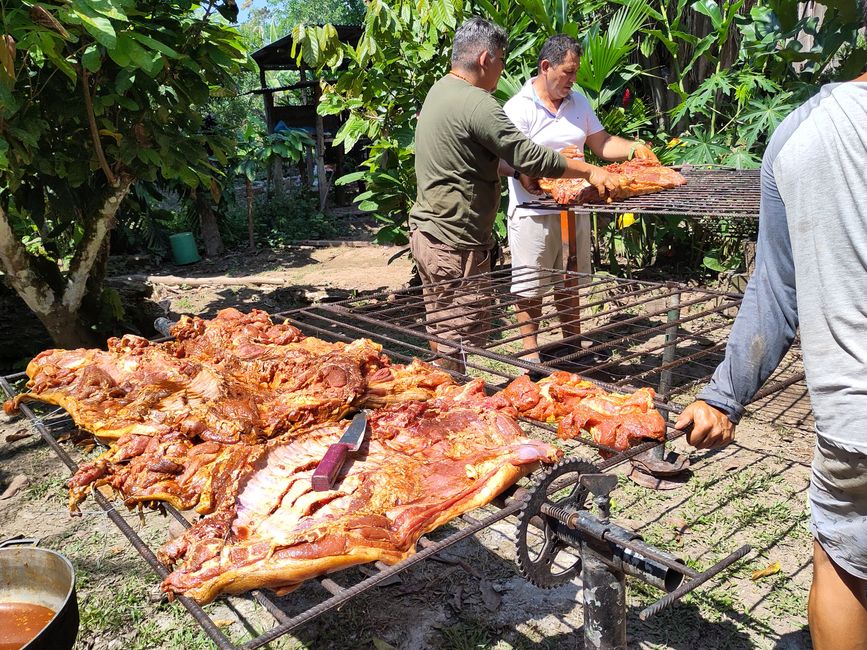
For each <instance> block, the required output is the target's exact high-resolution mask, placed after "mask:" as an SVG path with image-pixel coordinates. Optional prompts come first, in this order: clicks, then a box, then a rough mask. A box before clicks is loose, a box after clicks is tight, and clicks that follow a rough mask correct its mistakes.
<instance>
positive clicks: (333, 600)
mask: <svg viewBox="0 0 867 650" xmlns="http://www.w3.org/2000/svg"><path fill="white" fill-rule="evenodd" d="M383 300H384V301H385V302H386V303H387V302H388V297H387V296H384V297H383ZM419 306H421V305H419ZM336 309H337V312H334V311H326V312H323V313H320V312H319V310H318V309H317V308H310V309H304V310H299V311H294V312H288V313H286V314H283V316H285V317H286V318H288V319H289V320H290V321H291V322H292V323H293V324H295V325H296V326H298V327H299V328H301V329H302V330H303V331H304V332H305V333H306V334H308V335H312V336H319V337H320V338H323V339H327V340H344V341H349V340H352V339H354V338H358V337H359V336H364V335H372V336H371V338H374V339H375V340H378V341H379V342H381V343H383V347H384V350H385V351H386V352H387V353H388V354H389V355H390V356H391V357H392V358H393V359H395V360H396V361H408V360H409V359H410V358H411V357H412V356H421V355H422V354H424V352H425V351H426V347H420V346H419V345H418V344H417V342H413V340H412V338H413V337H411V336H406V335H405V333H404V332H402V331H398V332H395V331H394V330H393V329H392V330H390V331H389V330H388V329H387V328H386V330H385V331H383V332H380V333H379V334H376V333H374V332H372V328H371V327H369V326H368V325H367V323H366V321H363V320H362V321H359V322H357V323H356V322H353V321H352V320H351V319H348V320H347V321H346V322H341V320H340V319H341V317H340V315H339V314H340V313H345V308H341V307H339V306H336ZM335 316H336V318H335ZM478 356H479V357H480V358H483V359H486V360H487V361H488V362H491V365H490V366H484V367H483V368H484V370H483V371H484V372H486V373H487V374H488V376H489V377H490V378H493V379H495V380H498V381H499V382H500V383H502V382H503V381H508V380H510V379H512V378H514V377H515V376H516V375H517V374H519V373H520V372H521V369H522V368H525V367H526V366H527V364H524V363H522V362H512V363H509V360H508V359H506V360H505V361H506V362H505V363H504V362H500V361H498V359H499V355H496V354H495V353H489V352H486V351H485V350H480V351H479V352H478ZM493 362H497V363H493ZM25 380H26V377H25V376H24V375H23V373H19V374H16V375H10V376H6V377H0V390H2V392H3V393H5V395H6V397H9V398H11V397H13V396H14V395H15V394H16V392H17V390H16V388H20V387H21V385H22V384H23V382H24V381H25ZM490 388H491V389H493V388H494V387H493V386H490ZM21 411H22V412H23V413H24V415H25V416H26V417H27V418H28V419H29V420H30V421H31V422H32V423H33V425H34V427H35V429H36V430H37V431H38V432H39V434H40V435H41V436H42V438H43V439H44V440H45V442H46V444H48V445H49V446H50V447H51V448H52V450H53V451H54V452H55V454H56V455H57V456H58V457H59V458H60V459H61V460H62V461H63V463H64V464H65V465H66V466H67V468H68V469H69V470H70V473H74V472H75V471H76V470H77V468H78V464H77V463H76V461H75V460H74V459H73V457H72V456H71V455H70V453H68V452H67V450H66V449H64V446H62V445H61V444H59V443H58V442H57V440H56V438H57V437H59V436H61V435H62V434H64V433H66V432H70V431H72V430H74V429H75V425H74V423H73V422H72V420H71V418H69V417H68V416H66V415H61V416H59V417H58V415H57V411H58V410H57V409H53V408H52V409H50V410H49V409H44V408H41V407H39V406H38V405H36V406H34V407H33V408H31V407H30V406H28V405H27V404H26V403H25V404H22V405H21ZM522 426H523V428H524V429H525V431H527V432H528V433H529V435H532V436H534V437H538V438H542V439H545V440H548V441H551V442H555V441H556V442H557V444H558V445H559V446H560V447H562V448H564V450H565V451H566V453H567V455H570V456H573V457H582V458H584V459H587V460H594V461H595V464H596V466H597V467H598V468H599V470H600V471H607V470H609V469H612V468H614V467H617V466H619V465H621V464H623V463H625V462H627V461H628V460H629V459H630V458H632V457H634V456H636V455H638V454H641V453H644V452H646V451H647V450H649V449H651V448H653V447H655V446H657V445H658V444H659V443H656V442H648V443H644V444H641V445H638V446H636V447H633V448H631V449H630V450H628V451H626V452H621V453H615V454H614V455H613V456H611V457H610V458H608V459H607V460H600V459H599V456H598V455H596V453H595V450H596V449H601V450H606V451H609V452H614V450H611V449H610V448H607V447H604V446H601V445H597V444H596V443H594V442H593V441H592V440H574V441H565V442H564V441H560V440H557V438H556V435H555V428H554V427H552V426H550V425H545V424H539V423H534V422H530V421H524V422H522ZM681 435H682V433H681V432H679V431H676V430H674V429H671V428H670V429H669V430H668V432H667V438H668V440H674V439H676V438H678V437H679V436H681ZM516 488H517V486H516ZM516 488H513V489H512V490H510V491H507V492H506V493H505V494H504V495H501V497H500V498H499V499H497V500H496V501H495V502H493V503H491V504H489V505H487V506H484V507H482V508H478V509H476V510H474V511H472V512H471V513H467V514H464V515H462V516H461V517H459V518H457V519H455V520H452V521H451V522H449V524H447V525H446V526H444V527H442V528H440V529H438V530H435V531H433V532H432V533H430V534H429V535H427V536H425V537H423V538H422V539H421V540H419V543H418V548H419V551H418V552H417V553H416V554H415V555H413V556H411V557H409V558H408V559H406V560H404V561H403V562H400V563H398V564H396V565H394V566H390V567H389V566H386V565H385V564H383V563H381V562H378V563H376V565H373V566H370V567H369V571H367V577H365V574H363V573H361V572H360V571H358V570H355V569H347V570H344V571H341V572H339V573H337V574H332V576H330V577H323V578H321V579H317V580H311V581H308V582H307V583H305V586H307V587H309V588H310V589H314V588H317V587H316V585H318V591H319V594H320V595H319V596H318V598H321V600H319V602H318V603H317V604H316V605H314V606H312V607H309V608H307V609H300V611H299V606H298V605H297V604H296V603H293V599H292V595H291V594H290V595H289V596H286V597H282V598H277V597H274V596H271V595H269V594H267V593H265V592H261V591H254V592H251V593H250V594H249V595H248V596H242V597H235V596H233V597H224V598H226V599H227V600H228V601H229V602H232V601H234V600H236V599H239V598H244V599H251V598H252V599H254V600H255V601H256V602H257V603H258V604H259V605H261V606H262V607H263V608H264V609H265V610H266V611H267V612H268V613H269V614H270V615H271V616H272V617H273V619H274V627H272V628H271V629H269V630H267V631H265V632H263V633H262V634H260V635H258V636H256V637H255V638H253V639H251V640H249V641H247V642H246V643H243V644H241V645H236V644H234V643H232V642H231V641H230V640H229V639H228V637H226V635H225V634H224V633H223V632H222V630H221V629H220V628H219V627H218V626H217V625H216V624H215V623H214V621H213V620H212V618H211V617H210V616H209V614H208V613H207V612H206V611H205V610H204V609H202V607H201V606H200V605H198V604H197V603H196V602H195V601H193V600H190V599H188V598H185V597H178V601H179V602H180V603H181V604H182V605H183V606H184V607H185V608H186V609H187V610H188V611H189V612H190V614H191V615H192V617H193V619H194V620H195V621H196V623H197V624H199V625H200V626H201V628H202V630H203V631H204V632H205V633H206V634H207V635H208V637H210V639H211V640H212V641H213V642H214V644H215V645H216V646H217V647H218V648H220V649H221V650H253V649H254V648H260V647H262V646H264V645H266V644H268V643H270V642H271V641H274V640H275V639H277V638H279V637H281V636H283V635H285V634H287V633H289V632H291V631H292V630H294V629H296V628H299V627H301V626H303V625H304V624H306V623H309V622H310V621H311V620H313V619H314V618H316V617H318V616H320V615H322V614H324V613H326V612H329V611H331V610H333V609H335V608H337V607H339V606H340V605H342V604H343V603H345V602H347V601H348V600H350V599H352V598H354V597H356V596H358V595H360V594H362V593H364V592H366V591H368V590H370V589H372V588H374V587H376V586H377V585H379V584H380V583H383V582H384V581H386V580H388V579H389V578H390V577H392V576H394V575H395V574H397V573H400V572H402V571H405V570H407V569H409V568H411V567H413V566H415V565H416V564H417V563H419V562H422V561H424V560H425V559H427V558H428V557H430V556H431V555H435V554H436V553H439V552H440V551H442V550H444V549H446V548H448V547H450V546H452V545H453V544H456V543H458V542H460V541H462V540H464V539H466V538H468V537H470V536H471V535H473V534H475V533H477V532H478V531H480V530H482V529H484V528H486V527H488V526H491V525H493V524H495V523H497V522H499V521H501V520H503V519H506V518H508V517H511V516H513V515H515V514H516V513H517V512H518V510H520V508H521V506H522V505H523V502H522V501H521V499H519V498H515V497H514V496H513V495H514V491H515V489H516ZM91 496H92V499H93V500H94V502H96V504H97V505H99V507H100V508H101V509H102V510H103V511H105V513H106V515H107V516H108V517H109V518H110V519H111V520H112V522H113V523H114V524H115V525H117V527H118V528H119V529H120V531H121V532H122V533H123V535H124V536H125V537H126V538H127V539H128V540H129V542H130V543H131V544H132V546H133V547H134V548H135V549H136V551H137V552H138V553H139V554H140V555H141V556H142V558H143V559H144V560H145V561H146V562H147V563H148V564H149V565H150V566H151V568H152V569H153V570H154V572H155V573H157V575H158V576H159V577H160V578H161V579H162V578H165V576H166V575H167V574H168V572H169V567H166V566H165V565H163V564H162V563H161V562H160V561H159V559H158V558H157V556H156V554H155V553H154V551H153V550H152V549H151V548H150V547H149V546H148V545H147V544H146V543H145V542H144V541H143V540H142V539H141V537H140V536H139V535H138V534H137V533H136V531H135V530H134V529H133V527H132V526H130V524H129V523H128V522H127V521H126V519H125V518H124V517H123V515H122V514H121V513H120V512H118V511H117V510H116V509H115V506H116V504H114V503H113V502H110V501H109V500H108V499H107V498H106V497H105V496H103V495H102V494H101V493H100V492H99V491H98V490H95V491H94V492H93V493H92V495H91ZM165 510H166V511H167V512H168V513H169V514H170V515H171V516H172V517H174V518H175V519H177V520H178V521H179V522H181V523H182V524H183V525H184V526H189V525H190V522H189V521H188V520H187V519H186V517H185V516H184V514H183V513H181V512H179V511H177V510H176V509H174V508H172V507H171V506H169V505H167V504H166V506H165ZM150 516H158V515H157V514H156V513H151V515H150ZM370 573H372V575H370ZM340 583H344V584H343V585H342V584H340ZM236 611H240V610H238V609H237V608H236Z"/></svg>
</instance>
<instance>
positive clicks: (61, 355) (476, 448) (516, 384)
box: [4, 309, 665, 602]
mask: <svg viewBox="0 0 867 650" xmlns="http://www.w3.org/2000/svg"><path fill="white" fill-rule="evenodd" d="M173 333H174V335H175V337H176V339H175V340H172V341H167V342H164V343H152V342H150V341H147V340H145V339H143V338H140V337H137V336H124V337H122V338H119V339H111V340H110V341H109V342H108V349H107V350H105V351H102V350H48V351H46V352H43V353H42V354H40V355H38V356H37V357H36V358H35V359H34V360H33V361H32V362H31V363H30V364H29V365H28V368H27V374H28V375H29V377H30V380H29V382H28V388H29V392H28V393H25V394H24V395H21V396H18V397H16V398H15V399H14V400H12V401H10V402H7V403H6V404H5V405H4V406H5V408H6V410H7V412H11V411H14V410H15V408H16V407H17V405H18V404H19V403H20V402H21V401H22V400H24V399H32V400H39V401H43V402H48V403H52V404H56V405H58V406H62V407H63V408H65V409H66V410H67V411H68V412H69V413H70V414H71V415H72V417H73V419H74V420H75V422H76V424H77V425H78V426H80V427H82V428H84V429H87V430H89V431H91V432H92V433H93V434H94V435H95V436H96V437H97V438H99V439H100V440H102V441H105V442H107V443H108V444H109V445H110V446H109V448H108V450H107V451H106V452H105V453H103V454H102V455H100V456H99V457H97V458H96V459H94V460H93V461H90V462H88V463H84V464H82V465H81V466H80V468H79V469H78V471H77V472H76V473H75V475H74V476H73V477H72V479H71V480H70V483H69V489H70V492H69V499H70V501H69V502H70V509H71V510H73V511H75V510H76V509H77V507H78V505H79V504H80V503H81V501H82V500H83V499H85V498H86V497H87V495H88V494H89V493H90V491H91V490H93V489H95V488H101V487H109V488H111V489H112V490H113V491H114V492H115V493H116V494H117V495H118V496H119V497H120V498H121V499H122V500H123V502H124V503H125V504H126V505H127V506H129V507H136V506H139V507H141V506H148V507H154V506H157V505H159V504H160V503H170V504H172V505H173V506H175V507H176V508H178V509H181V510H190V509H194V510H196V511H197V512H198V513H199V514H201V515H204V518H203V519H201V520H200V521H199V522H197V523H196V524H194V525H193V526H192V528H190V529H189V530H188V531H186V532H185V533H184V534H183V535H182V536H181V537H179V538H177V539H175V540H173V541H171V542H169V543H168V544H167V545H166V546H165V547H164V548H163V549H162V551H161V556H162V558H163V559H164V560H165V561H166V562H167V563H170V564H171V565H172V566H173V567H174V571H173V572H172V573H171V574H170V575H169V576H168V578H166V580H165V582H164V583H163V588H164V589H165V590H166V591H167V592H169V593H172V594H185V595H188V596H191V597H192V598H195V599H196V600H199V601H200V602H208V601H210V600H213V598H215V597H216V596H218V595H219V594H221V593H240V592H242V591H246V590H249V589H253V588H259V587H267V588H271V589H274V590H276V591H278V592H281V593H282V592H285V591H288V590H291V589H292V588H294V587H295V586H297V585H298V584H299V583H300V582H302V581H304V580H306V579H308V578H310V577H312V576H315V575H319V574H322V573H326V572H329V571H333V570H336V569H339V568H342V567H345V566H350V565H353V564H359V563H363V562H368V561H373V560H382V561H384V562H388V563H393V562H397V561H399V560H401V559H403V558H405V557H407V556H408V555H410V554H411V553H413V551H414V547H415V544H416V542H417V541H418V539H419V537H420V536H421V535H423V534H424V533H426V532H427V531H430V530H432V529H433V528H436V527H437V526H440V525H442V524H443V523H445V522H447V521H448V520H450V519H452V518H453V517H456V516H458V515H459V514H461V513H463V512H466V511H467V510H470V509H472V508H475V507H478V506H479V505H482V504H484V503H487V502H489V501H490V500H491V499H492V498H493V497H494V496H496V495H497V494H498V493H499V492H501V491H502V490H503V489H504V488H505V487H506V486H508V485H510V484H511V483H513V482H514V481H516V480H517V479H518V478H519V477H520V476H522V475H523V474H524V473H525V472H526V471H528V470H529V469H530V468H532V467H534V466H535V465H536V464H537V463H539V462H543V463H544V462H553V461H554V460H556V459H557V458H558V457H559V456H560V455H561V452H560V451H559V450H558V449H557V448H556V447H554V446H552V445H549V444H547V443H544V442H540V441H538V440H531V439H528V438H526V437H524V434H523V432H522V431H521V429H520V428H519V427H518V425H517V424H516V422H515V418H517V417H518V416H522V417H525V418H529V419H534V420H538V421H543V422H552V423H559V429H558V435H560V437H564V438H568V437H575V436H578V435H584V434H585V433H589V435H591V436H592V437H593V439H594V440H596V441H597V442H600V443H601V444H604V445H607V446H609V447H611V448H613V449H625V448H627V447H628V446H629V445H631V444H634V443H636V442H639V441H641V440H644V439H647V438H653V439H662V438H663V434H664V430H665V424H664V422H663V421H662V418H661V416H660V415H659V413H658V412H657V411H656V410H655V409H654V408H653V391H651V390H649V389H643V390H640V391H637V392H636V393H634V394H632V395H621V394H617V393H608V392H606V391H604V390H602V389H600V388H599V387H597V386H596V385H594V384H592V383H591V382H588V381H585V380H583V379H582V378H581V377H579V376H578V375H574V374H570V373H563V372H555V373H553V374H552V375H551V376H550V377H548V378H545V379H542V380H540V381H539V382H536V383H534V382H532V381H530V380H529V378H527V377H521V378H519V379H516V380H515V381H513V382H512V383H511V384H509V386H507V387H506V388H505V389H504V390H502V391H499V392H496V393H494V394H491V395H489V394H488V392H487V391H486V387H485V384H484V382H483V381H482V380H481V379H476V380H473V381H470V382H467V383H465V384H457V383H455V381H454V380H453V379H452V377H451V376H450V375H449V374H448V373H445V372H443V371H442V370H439V369H437V368H435V367H433V366H431V365H428V364H426V363H424V362H422V361H419V360H413V361H412V362H411V363H409V364H407V365H401V364H392V363H391V362H390V361H389V359H388V358H387V357H386V356H384V355H383V354H382V350H381V347H380V346H379V345H378V344H376V343H374V342H372V341H370V340H367V339H358V340H355V341H352V342H349V343H341V342H338V343H331V342H327V341H323V340H320V339H317V338H314V337H305V336H303V335H302V334H301V333H300V332H299V331H298V330H297V329H296V328H294V327H292V326H291V325H288V324H283V325H279V324H274V323H273V322H272V321H271V319H270V318H269V317H268V315H267V314H265V313H264V312H259V311H253V312H251V313H249V314H242V313H240V312H238V311H237V310H234V309H230V310H224V311H222V312H220V313H219V314H218V316H217V317H216V318H214V319H212V320H209V321H207V320H202V319H200V318H183V319H182V320H181V321H180V322H179V323H178V324H177V325H176V326H175V328H174V330H173ZM359 408H368V409H374V410H372V411H371V412H370V415H369V418H368V422H369V426H370V435H369V436H368V438H367V441H366V442H365V444H364V446H363V447H362V449H361V450H360V452H359V454H358V455H356V456H354V457H353V458H352V460H351V461H350V462H348V463H347V464H346V465H345V466H344V469H343V470H342V473H341V474H340V475H339V476H338V480H337V483H336V485H335V488H334V489H333V490H330V491H327V492H315V491H313V490H312V489H311V486H310V477H311V475H312V473H313V470H314V469H315V467H316V465H317V464H318V462H319V461H320V460H321V459H322V457H323V456H324V455H325V452H326V450H327V449H328V446H329V445H330V444H332V443H334V442H336V441H337V440H338V439H339V438H340V436H341V435H342V433H343V431H344V430H345V428H346V426H347V424H348V420H346V419H342V418H344V417H345V416H346V415H348V414H349V413H351V412H352V411H354V410H357V409H359Z"/></svg>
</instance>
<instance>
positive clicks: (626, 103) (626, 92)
mask: <svg viewBox="0 0 867 650" xmlns="http://www.w3.org/2000/svg"><path fill="white" fill-rule="evenodd" d="M631 100H632V94H631V93H630V92H629V88H627V89H626V90H624V91H623V108H626V107H627V106H629V102H630V101H631Z"/></svg>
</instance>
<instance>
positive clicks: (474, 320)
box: [409, 18, 622, 372]
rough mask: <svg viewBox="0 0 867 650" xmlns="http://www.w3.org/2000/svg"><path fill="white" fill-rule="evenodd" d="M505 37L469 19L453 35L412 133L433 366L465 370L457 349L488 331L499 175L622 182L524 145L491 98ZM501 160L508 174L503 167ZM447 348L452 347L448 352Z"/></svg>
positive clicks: (607, 186) (604, 188)
mask: <svg viewBox="0 0 867 650" xmlns="http://www.w3.org/2000/svg"><path fill="white" fill-rule="evenodd" d="M506 46H507V39H506V34H505V32H504V31H503V30H502V29H501V28H500V27H497V26H496V25H493V24H491V23H489V22H488V21H486V20H483V19H481V18H471V19H470V20H468V21H467V22H465V23H464V24H463V25H462V26H461V27H460V28H459V29H458V30H457V32H455V40H454V44H453V51H452V70H451V72H449V74H448V75H446V76H445V77H443V78H442V79H440V80H439V81H438V82H436V83H435V84H434V85H433V86H432V87H431V89H430V91H429V92H428V95H427V97H426V98H425V102H424V105H423V106H422V109H421V113H420V115H419V118H418V127H417V129H416V179H417V185H418V193H417V196H416V202H415V205H414V206H413V207H412V210H411V211H410V215H409V228H410V248H411V250H412V254H413V257H414V258H415V261H416V266H417V267H418V270H419V275H420V276H421V279H422V282H423V283H424V284H425V285H435V286H426V287H425V289H424V295H425V309H426V312H427V330H428V333H429V334H431V335H433V336H435V337H437V338H439V339H441V340H442V341H448V342H449V343H445V342H441V343H440V344H436V343H433V344H432V345H431V348H432V349H433V350H434V352H438V353H440V354H441V355H442V356H441V357H440V358H439V359H437V361H435V362H434V363H436V364H437V365H441V366H443V367H446V368H449V369H451V370H457V371H460V372H463V371H464V360H463V355H462V354H460V350H461V349H462V345H463V343H464V342H466V343H469V344H472V345H482V344H484V342H485V337H486V331H487V329H488V325H487V323H488V310H489V305H490V291H489V287H488V286H487V283H486V281H485V280H483V279H482V280H480V279H479V278H472V279H467V278H468V277H470V276H475V275H478V274H480V273H485V272H488V271H490V270H491V249H492V247H493V244H494V241H493V225H494V219H495V217H496V214H497V209H498V207H499V204H500V181H499V174H500V170H509V169H510V168H511V169H514V170H516V171H515V176H516V178H518V180H519V181H520V182H521V184H522V185H524V186H525V187H527V188H528V189H529V188H532V187H533V185H534V181H532V180H531V179H532V178H542V177H548V178H559V177H561V176H565V177H568V178H586V179H588V180H589V181H590V182H591V183H592V184H593V185H595V186H596V187H597V188H598V189H599V191H600V193H601V194H602V195H603V196H604V195H607V194H609V193H612V194H616V192H617V190H618V188H619V187H620V185H621V183H622V178H621V177H619V176H617V175H616V174H610V173H608V172H606V171H605V170H603V169H602V168H600V167H596V166H594V165H590V164H588V163H585V162H584V161H583V160H580V159H568V158H565V157H564V156H563V155H561V154H560V153H558V152H556V151H554V150H552V149H548V148H547V147H542V146H540V145H537V144H535V143H533V142H532V141H531V140H529V139H528V138H526V137H525V136H524V135H523V134H521V132H520V131H518V129H517V128H515V126H514V124H512V122H511V120H509V118H508V117H507V116H506V114H505V113H504V112H503V109H502V107H501V106H500V104H499V103H498V102H497V101H496V100H495V99H494V98H493V97H492V96H491V94H490V93H491V92H492V91H493V90H494V89H495V88H496V86H497V82H498V81H499V78H500V75H501V74H502V72H503V67H504V60H503V57H504V55H505V50H506ZM501 161H502V162H503V163H505V165H501ZM452 342H454V343H453V345H452V344H451V343H452Z"/></svg>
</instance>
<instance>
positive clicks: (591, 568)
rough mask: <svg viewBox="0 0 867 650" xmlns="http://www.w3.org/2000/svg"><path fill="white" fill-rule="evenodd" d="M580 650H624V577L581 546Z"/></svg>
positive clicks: (585, 547) (590, 549)
mask: <svg viewBox="0 0 867 650" xmlns="http://www.w3.org/2000/svg"><path fill="white" fill-rule="evenodd" d="M581 582H582V593H583V598H584V650H626V575H625V574H624V573H623V572H622V571H617V570H616V569H613V568H611V567H609V566H608V565H607V564H606V563H605V562H603V561H602V559H601V558H600V556H599V555H598V554H597V553H596V551H594V550H593V549H592V548H590V546H588V545H587V544H582V545H581Z"/></svg>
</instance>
